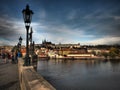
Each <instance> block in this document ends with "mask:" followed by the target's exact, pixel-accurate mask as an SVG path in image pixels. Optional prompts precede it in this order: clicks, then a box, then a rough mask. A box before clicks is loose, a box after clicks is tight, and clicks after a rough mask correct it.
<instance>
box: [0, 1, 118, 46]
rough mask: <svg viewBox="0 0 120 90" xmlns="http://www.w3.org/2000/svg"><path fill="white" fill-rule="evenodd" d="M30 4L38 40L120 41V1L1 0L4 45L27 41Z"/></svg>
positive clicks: (0, 36) (0, 28)
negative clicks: (26, 17) (25, 13)
mask: <svg viewBox="0 0 120 90" xmlns="http://www.w3.org/2000/svg"><path fill="white" fill-rule="evenodd" d="M26 4H29V6H30V9H31V10H33V12H34V15H33V18H32V23H31V26H32V28H33V32H34V33H33V40H34V41H35V43H41V42H42V40H44V39H46V40H48V41H52V42H53V43H56V44H57V43H81V44H87V45H89V44H93V45H96V44H120V0H0V45H15V44H17V43H18V39H19V37H20V36H22V38H23V44H25V42H26V30H25V25H24V22H23V17H22V10H23V9H24V8H25V7H26Z"/></svg>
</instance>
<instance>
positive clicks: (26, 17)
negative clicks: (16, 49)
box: [22, 5, 33, 66]
mask: <svg viewBox="0 0 120 90" xmlns="http://www.w3.org/2000/svg"><path fill="white" fill-rule="evenodd" d="M22 13H23V19H24V23H25V27H26V59H25V63H24V65H25V66H29V65H30V59H29V48H28V47H29V40H28V39H29V38H28V35H29V27H30V24H31V20H32V14H33V11H32V10H30V9H29V5H26V9H23V11H22Z"/></svg>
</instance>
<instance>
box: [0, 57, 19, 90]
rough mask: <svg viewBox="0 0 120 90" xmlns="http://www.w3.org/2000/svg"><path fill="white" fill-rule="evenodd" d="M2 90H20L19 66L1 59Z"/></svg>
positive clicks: (0, 87) (0, 77) (0, 78)
mask: <svg viewBox="0 0 120 90" xmlns="http://www.w3.org/2000/svg"><path fill="white" fill-rule="evenodd" d="M0 90H20V85H19V76H18V65H17V64H15V63H11V60H7V63H5V62H4V60H2V59H0Z"/></svg>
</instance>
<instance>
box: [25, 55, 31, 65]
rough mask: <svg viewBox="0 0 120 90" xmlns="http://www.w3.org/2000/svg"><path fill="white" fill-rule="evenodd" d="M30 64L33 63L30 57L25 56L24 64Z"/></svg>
mask: <svg viewBox="0 0 120 90" xmlns="http://www.w3.org/2000/svg"><path fill="white" fill-rule="evenodd" d="M30 65H31V60H30V57H25V60H24V64H23V66H30Z"/></svg>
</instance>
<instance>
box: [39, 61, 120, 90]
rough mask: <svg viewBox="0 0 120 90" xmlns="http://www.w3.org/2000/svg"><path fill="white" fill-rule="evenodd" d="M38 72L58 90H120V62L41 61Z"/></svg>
mask: <svg viewBox="0 0 120 90" xmlns="http://www.w3.org/2000/svg"><path fill="white" fill-rule="evenodd" d="M37 72H38V73H39V74H40V75H42V76H43V77H44V78H45V79H46V80H47V81H48V82H50V83H51V84H52V85H53V86H54V87H55V88H56V89H57V90H120V60H112V61H110V60H107V61H105V60H104V61H103V60H49V61H47V60H42V61H40V60H39V61H38V65H37Z"/></svg>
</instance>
